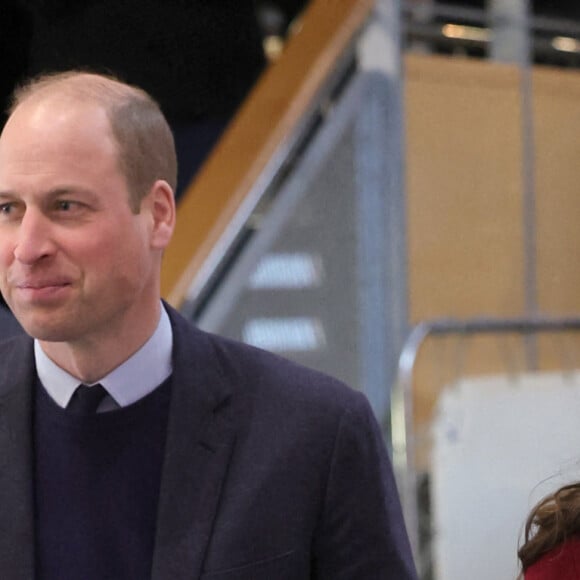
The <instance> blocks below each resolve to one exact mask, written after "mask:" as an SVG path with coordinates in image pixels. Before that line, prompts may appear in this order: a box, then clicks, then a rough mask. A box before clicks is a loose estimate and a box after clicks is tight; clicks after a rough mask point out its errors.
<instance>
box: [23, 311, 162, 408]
mask: <svg viewBox="0 0 580 580" xmlns="http://www.w3.org/2000/svg"><path fill="white" fill-rule="evenodd" d="M172 350H173V332H172V329H171V322H170V320H169V316H168V315H167V312H166V311H165V308H164V307H163V306H162V307H161V316H160V318H159V323H158V324H157V328H156V329H155V332H154V333H153V334H152V335H151V337H150V338H149V340H148V341H147V342H146V343H145V344H144V345H143V346H142V347H141V348H140V349H139V350H138V351H137V352H136V353H135V354H133V355H132V356H131V357H130V358H128V359H127V360H126V361H125V362H124V363H122V364H121V365H119V366H118V367H117V368H116V369H113V370H112V371H111V372H110V373H109V374H108V375H106V376H105V377H104V378H102V379H101V380H100V381H99V383H101V385H103V387H105V390H106V391H107V392H108V393H109V395H110V396H111V397H112V398H113V399H114V400H115V402H116V403H117V404H118V405H119V406H121V407H126V406H128V405H131V404H132V403H135V402H136V401H138V400H139V399H142V398H143V397H145V396H146V395H148V394H149V393H150V392H152V391H154V390H155V388H156V387H158V386H159V385H160V384H161V383H162V382H163V381H165V379H167V378H168V377H169V375H171V373H172V371H173V366H172V360H171V353H172ZM34 357H35V360H36V370H37V373H38V377H39V379H40V382H41V383H42V384H43V385H44V388H45V389H46V391H47V392H48V394H49V395H50V396H51V397H52V398H53V399H54V401H55V402H56V403H57V404H58V405H60V406H61V407H66V406H67V405H68V402H69V401H70V398H71V397H72V395H73V393H74V392H75V390H76V388H77V387H78V386H79V380H78V379H77V378H76V377H74V376H73V375H71V374H70V373H68V372H67V371H65V370H64V369H63V368H61V367H59V366H58V365H57V364H56V363H55V362H54V361H52V360H51V359H50V358H49V357H48V356H47V355H46V354H45V352H44V351H43V350H42V347H41V345H40V342H39V341H38V340H35V341H34Z"/></svg>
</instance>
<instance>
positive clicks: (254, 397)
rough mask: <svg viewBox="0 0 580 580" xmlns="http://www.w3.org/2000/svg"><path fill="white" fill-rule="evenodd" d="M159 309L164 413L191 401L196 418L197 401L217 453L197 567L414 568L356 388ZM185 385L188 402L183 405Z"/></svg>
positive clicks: (299, 573)
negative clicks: (167, 364)
mask: <svg viewBox="0 0 580 580" xmlns="http://www.w3.org/2000/svg"><path fill="white" fill-rule="evenodd" d="M170 317H171V319H172V323H173V328H174V337H175V354H174V360H175V364H176V366H175V369H174V383H175V381H177V382H178V383H179V386H178V389H177V393H176V394H177V397H178V400H179V404H178V408H177V407H174V408H175V413H176V414H179V415H184V414H185V413H187V411H186V409H187V408H189V409H192V408H195V413H196V415H195V417H196V418H195V421H200V420H201V419H200V417H199V407H200V405H201V404H202V403H200V401H205V404H207V405H208V406H209V407H211V409H212V411H211V413H209V414H208V415H207V416H208V417H211V419H208V421H209V423H208V424H211V425H212V426H211V427H209V428H208V432H211V433H212V438H213V441H214V443H213V444H212V443H210V442H209V441H208V440H207V439H206V441H205V446H206V448H207V447H209V446H211V447H212V448H213V449H214V450H215V451H216V454H219V453H222V463H221V468H220V469H221V470H220V474H221V475H220V478H219V481H218V479H217V478H214V479H213V480H212V485H211V490H213V491H214V492H215V490H216V489H219V494H218V495H219V497H214V496H212V498H213V502H214V504H213V505H214V509H213V511H212V514H211V516H210V515H209V514H207V513H206V518H207V519H211V521H212V523H211V530H212V532H211V533H209V532H208V539H207V545H206V547H205V549H204V555H203V565H202V568H201V571H202V572H203V573H204V574H206V575H207V578H212V579H213V578H215V579H216V580H221V578H222V574H223V578H224V580H225V579H226V578H227V579H228V580H230V578H231V580H234V579H238V578H239V579H246V578H247V579H249V578H252V580H257V579H260V578H273V577H275V578H277V579H279V580H284V579H286V578H288V579H290V578H292V579H297V578H304V579H305V580H306V579H308V578H311V577H316V578H319V579H328V580H330V579H332V580H355V579H357V580H359V579H362V578H364V579H367V578H368V579H371V578H377V579H381V580H391V579H392V580H395V579H396V580H408V579H412V578H415V572H414V569H413V564H412V559H411V555H410V549H409V545H408V541H407V538H406V533H405V528H404V524H403V520H402V515H401V511H400V506H399V501H398V496H397V492H396V486H395V482H394V478H393V475H392V470H391V466H390V462H389V459H388V457H387V454H386V451H385V447H384V444H383V440H382V435H381V433H380V429H379V428H378V425H377V422H376V420H375V418H374V416H373V414H372V411H371V409H370V406H369V404H368V402H367V400H366V398H365V397H364V396H363V395H362V394H361V393H359V392H356V391H353V390H352V389H350V388H349V387H347V386H345V385H344V384H342V383H340V382H339V381H337V380H336V379H333V378H331V377H329V376H326V375H324V374H322V373H319V372H316V371H313V370H310V369H306V368H304V367H302V366H300V365H297V364H294V363H292V362H290V361H287V360H285V359H282V358H280V357H278V356H276V355H274V354H271V353H268V352H265V351H262V350H259V349H256V348H253V347H250V346H247V345H243V344H240V343H237V342H235V341H231V340H228V339H225V338H222V337H218V336H215V335H212V334H208V333H205V332H202V331H200V330H198V329H195V328H193V327H191V325H189V323H187V322H185V321H184V320H183V319H182V318H181V317H180V316H179V315H176V314H175V313H174V312H172V311H171V310H170ZM184 369H186V370H187V373H184ZM184 385H188V386H186V387H185V389H184ZM185 390H187V391H188V392H190V394H191V396H192V397H194V398H195V399H196V400H197V401H198V402H197V403H196V404H195V405H193V406H189V407H188V403H187V397H186V396H185V395H184V391H185ZM193 392H195V395H193V394H192V393H193ZM191 412H192V413H193V412H194V411H193V410H192V411H191ZM190 419H191V416H190ZM202 421H203V420H202ZM218 423H219V425H220V427H217V424H218ZM182 428H183V429H187V427H186V426H185V421H184V422H183V423H182ZM218 433H220V435H218ZM169 435H170V436H171V434H169ZM180 441H183V434H181V435H180ZM175 444H176V445H177V443H175ZM226 449H227V451H226ZM226 455H227V459H226V458H225V456H226ZM183 461H185V456H184V459H183ZM216 470H217V469H216ZM242 570H243V571H244V572H243V574H245V575H237V574H238V571H239V573H240V574H242V572H241V571H242ZM171 572H172V574H174V575H175V574H177V573H178V571H177V570H172V571H171ZM176 577H179V576H176ZM201 577H202V578H205V577H206V576H205V575H202V576H201Z"/></svg>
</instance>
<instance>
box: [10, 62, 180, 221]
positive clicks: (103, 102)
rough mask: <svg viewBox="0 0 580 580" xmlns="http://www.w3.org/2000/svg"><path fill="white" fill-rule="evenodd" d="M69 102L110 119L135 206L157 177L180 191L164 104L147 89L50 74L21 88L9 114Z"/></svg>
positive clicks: (86, 75) (110, 79) (106, 78)
mask: <svg viewBox="0 0 580 580" xmlns="http://www.w3.org/2000/svg"><path fill="white" fill-rule="evenodd" d="M51 101H52V102H55V103H58V104H59V106H62V105H63V104H66V103H67V102H70V103H71V104H73V105H76V104H80V105H82V104H86V105H87V106H89V107H90V106H95V107H98V108H100V109H101V110H102V111H103V112H104V114H105V115H106V117H107V119H108V124H109V132H110V135H111V137H112V139H113V141H114V143H115V146H116V149H117V154H118V155H117V158H118V159H117V161H118V164H119V168H120V170H121V171H122V173H123V174H124V176H125V178H126V180H127V185H128V188H129V192H130V196H131V200H132V204H133V208H134V209H135V210H138V207H139V205H140V201H141V199H142V198H143V196H144V195H145V194H146V193H147V190H148V189H149V188H150V187H151V186H152V185H153V183H154V182H155V181H156V180H157V179H163V180H165V181H166V182H167V183H168V184H169V186H170V187H171V188H172V189H173V190H174V191H175V188H176V185H177V159H176V153H175V144H174V140H173V135H172V132H171V129H170V127H169V124H168V123H167V120H166V119H165V117H164V115H163V112H162V111H161V107H160V106H159V104H158V103H157V102H156V101H155V99H154V98H153V97H152V96H151V95H149V94H148V93H147V92H146V91H144V90H143V89H141V88H139V87H136V86H133V85H129V84H126V83H124V82H123V81H121V80H120V79H118V78H116V77H114V76H111V75H103V74H100V73H93V72H90V71H76V70H75V71H66V72H61V73H48V74H43V75H40V76H39V77H35V78H32V79H30V80H29V81H28V82H26V83H25V84H23V85H21V86H20V87H18V88H17V89H16V90H15V91H14V93H13V95H12V101H11V105H10V107H9V109H8V113H9V114H10V116H11V115H13V114H14V113H15V112H16V111H17V110H18V109H19V108H20V107H21V106H22V107H24V106H27V105H28V104H30V105H32V106H34V104H36V103H39V104H42V103H43V102H51Z"/></svg>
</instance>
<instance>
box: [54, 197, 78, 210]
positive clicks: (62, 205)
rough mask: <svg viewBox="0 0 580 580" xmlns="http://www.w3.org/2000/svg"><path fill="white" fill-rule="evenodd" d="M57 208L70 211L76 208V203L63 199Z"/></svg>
mask: <svg viewBox="0 0 580 580" xmlns="http://www.w3.org/2000/svg"><path fill="white" fill-rule="evenodd" d="M57 207H58V209H60V210H62V211H70V210H71V209H72V208H73V207H74V202H72V201H68V200H66V199H63V200H61V201H59V202H58V204H57Z"/></svg>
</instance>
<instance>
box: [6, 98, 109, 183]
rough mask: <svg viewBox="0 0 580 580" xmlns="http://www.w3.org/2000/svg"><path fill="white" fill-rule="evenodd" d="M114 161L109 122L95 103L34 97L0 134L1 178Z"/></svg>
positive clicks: (100, 165)
mask: <svg viewBox="0 0 580 580" xmlns="http://www.w3.org/2000/svg"><path fill="white" fill-rule="evenodd" d="M116 165H117V147H116V143H115V141H114V139H113V137H112V134H111V130H110V123H109V120H108V117H107V114H106V111H105V110H104V109H103V107H101V106H98V105H96V104H92V103H83V102H79V101H78V100H74V99H66V98H56V97H48V98H44V99H38V98H36V99H35V98H34V97H32V98H30V99H29V100H27V101H25V102H24V103H22V104H21V105H19V106H18V107H17V108H16V110H15V111H14V113H13V114H12V115H11V116H10V118H9V119H8V122H7V123H6V126H5V127H4V130H3V132H2V135H1V136H0V180H2V179H6V178H7V177H14V176H18V175H22V176H26V175H32V174H44V173H46V174H49V173H51V171H53V170H54V171H58V172H63V171H64V172H65V173H66V172H67V171H68V170H71V171H74V170H83V171H89V172H91V171H92V170H91V168H94V167H98V169H99V170H100V171H103V170H107V171H111V170H113V167H116Z"/></svg>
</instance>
